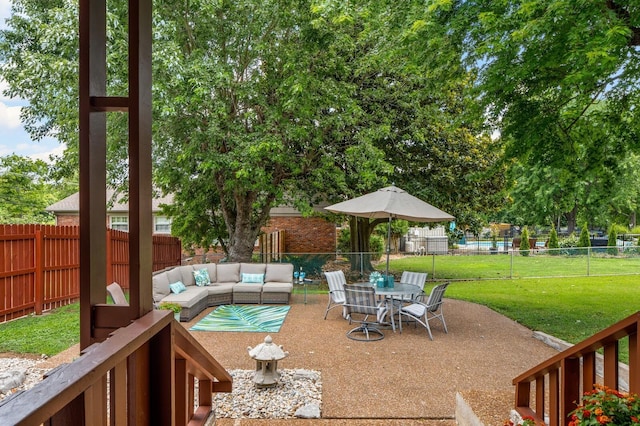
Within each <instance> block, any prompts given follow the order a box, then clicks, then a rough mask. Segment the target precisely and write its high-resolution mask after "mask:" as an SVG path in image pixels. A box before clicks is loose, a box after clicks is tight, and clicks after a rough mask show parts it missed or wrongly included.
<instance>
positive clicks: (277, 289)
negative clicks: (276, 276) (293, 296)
mask: <svg viewBox="0 0 640 426" xmlns="http://www.w3.org/2000/svg"><path fill="white" fill-rule="evenodd" d="M291 290H293V284H291V283H281V282H271V283H265V285H264V286H262V292H263V293H291Z"/></svg>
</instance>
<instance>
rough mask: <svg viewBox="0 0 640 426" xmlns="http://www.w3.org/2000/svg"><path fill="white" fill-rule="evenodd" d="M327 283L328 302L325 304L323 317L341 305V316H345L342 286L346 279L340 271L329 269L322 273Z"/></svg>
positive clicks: (325, 317)
mask: <svg viewBox="0 0 640 426" xmlns="http://www.w3.org/2000/svg"><path fill="white" fill-rule="evenodd" d="M324 276H325V278H326V279H327V284H328V285H329V303H328V304H327V310H326V311H325V312H324V319H327V314H328V313H329V311H330V310H331V309H333V308H335V307H338V306H342V317H343V318H346V317H347V312H346V310H345V309H344V302H345V300H346V299H345V296H344V286H345V285H346V284H347V279H346V278H345V276H344V272H342V271H329V272H325V273H324Z"/></svg>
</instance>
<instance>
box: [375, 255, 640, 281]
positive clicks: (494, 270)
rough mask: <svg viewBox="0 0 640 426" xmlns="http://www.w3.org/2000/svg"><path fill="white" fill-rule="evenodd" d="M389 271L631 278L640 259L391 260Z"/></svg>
mask: <svg viewBox="0 0 640 426" xmlns="http://www.w3.org/2000/svg"><path fill="white" fill-rule="evenodd" d="M382 267H383V263H381V264H379V266H378V268H380V269H381V268H382ZM389 268H390V270H392V271H395V272H396V274H399V273H401V272H402V271H405V270H408V271H423V272H428V273H429V278H431V279H432V278H433V277H435V278H436V279H448V280H449V279H450V280H459V279H466V280H476V279H497V278H511V277H513V278H525V277H529V278H533V277H571V276H574V277H577V276H597V275H627V274H640V256H637V255H634V256H628V257H615V258H614V257H608V256H606V255H603V254H596V255H591V256H586V255H575V256H551V255H546V254H536V255H532V256H527V257H525V256H520V255H514V256H512V255H511V254H509V255H504V254H498V255H495V256H490V255H477V256H469V255H463V256H411V257H405V258H402V259H395V260H391V262H390V263H389Z"/></svg>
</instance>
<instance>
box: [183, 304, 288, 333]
mask: <svg viewBox="0 0 640 426" xmlns="http://www.w3.org/2000/svg"><path fill="white" fill-rule="evenodd" d="M289 308H291V306H265V305H222V306H219V307H218V308H216V309H215V310H214V311H212V312H211V313H210V314H208V315H207V316H206V317H204V318H202V319H201V320H200V321H198V323H197V324H196V325H194V326H193V327H191V328H190V330H191V331H253V332H262V333H277V332H278V331H280V327H281V326H282V323H283V322H284V319H285V318H286V316H287V313H288V312H289Z"/></svg>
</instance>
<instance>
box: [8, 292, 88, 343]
mask: <svg viewBox="0 0 640 426" xmlns="http://www.w3.org/2000/svg"><path fill="white" fill-rule="evenodd" d="M79 341H80V305H79V304H77V303H74V304H73V305H68V306H64V307H62V308H58V309H56V310H54V311H52V312H47V313H46V314H43V315H29V316H28V317H24V318H20V319H17V320H14V321H10V322H7V323H3V324H0V352H16V353H28V354H36V355H42V354H44V355H48V356H51V355H55V354H57V353H59V352H62V351H63V350H65V349H67V348H69V347H71V346H73V345H74V344H76V343H78V342H79Z"/></svg>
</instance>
